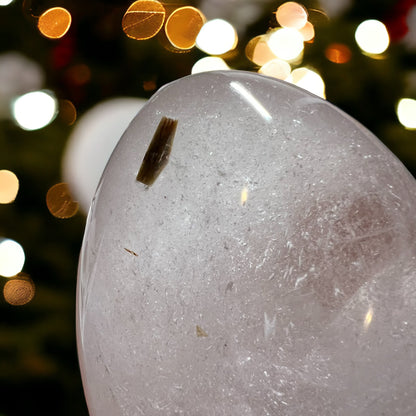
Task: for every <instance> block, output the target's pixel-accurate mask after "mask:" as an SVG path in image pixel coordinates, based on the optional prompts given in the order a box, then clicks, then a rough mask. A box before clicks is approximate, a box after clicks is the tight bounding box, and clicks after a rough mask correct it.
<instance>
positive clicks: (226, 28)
mask: <svg viewBox="0 0 416 416" xmlns="http://www.w3.org/2000/svg"><path fill="white" fill-rule="evenodd" d="M237 42H238V37H237V32H236V31H235V29H234V27H233V26H232V25H231V24H230V23H228V22H227V21H225V20H223V19H213V20H209V21H208V22H206V23H205V24H204V25H203V26H202V28H201V30H200V32H199V34H198V36H197V38H196V46H197V47H198V48H199V49H200V50H201V51H203V52H205V53H208V54H210V55H223V54H224V53H226V52H229V51H231V50H232V49H234V48H235V47H236V46H237Z"/></svg>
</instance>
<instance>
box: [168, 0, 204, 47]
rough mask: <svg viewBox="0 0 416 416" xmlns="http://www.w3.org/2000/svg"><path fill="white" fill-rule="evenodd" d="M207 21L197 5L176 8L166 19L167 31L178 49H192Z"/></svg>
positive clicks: (170, 39) (173, 44)
mask: <svg viewBox="0 0 416 416" xmlns="http://www.w3.org/2000/svg"><path fill="white" fill-rule="evenodd" d="M204 23H205V16H204V15H203V14H202V13H201V12H200V11H199V10H198V9H196V8H195V7H191V6H184V7H180V8H179V9H176V10H175V11H174V12H173V13H172V14H171V15H170V16H169V17H168V19H167V20H166V24H165V33H166V37H167V38H168V39H169V42H170V43H171V44H172V46H174V47H175V48H178V49H183V50H186V49H191V48H192V47H193V46H195V42H196V37H197V36H198V33H199V31H200V30H201V28H202V26H203V25H204Z"/></svg>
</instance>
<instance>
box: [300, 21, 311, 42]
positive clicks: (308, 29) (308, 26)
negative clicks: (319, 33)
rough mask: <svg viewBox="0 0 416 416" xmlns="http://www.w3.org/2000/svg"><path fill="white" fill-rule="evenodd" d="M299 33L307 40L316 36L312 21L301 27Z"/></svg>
mask: <svg viewBox="0 0 416 416" xmlns="http://www.w3.org/2000/svg"><path fill="white" fill-rule="evenodd" d="M299 33H300V34H301V35H302V37H303V40H304V41H305V42H310V41H312V40H313V38H314V37H315V28H314V26H313V24H312V23H311V22H306V23H305V26H303V27H302V28H300V29H299Z"/></svg>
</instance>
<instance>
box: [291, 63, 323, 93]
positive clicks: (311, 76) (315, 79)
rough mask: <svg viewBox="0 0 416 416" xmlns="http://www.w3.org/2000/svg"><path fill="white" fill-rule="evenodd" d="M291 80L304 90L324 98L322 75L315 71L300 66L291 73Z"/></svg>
mask: <svg viewBox="0 0 416 416" xmlns="http://www.w3.org/2000/svg"><path fill="white" fill-rule="evenodd" d="M291 82H292V83H293V84H295V85H297V86H298V87H300V88H303V89H304V90H307V91H309V92H311V93H312V94H315V95H317V96H318V97H321V98H325V83H324V80H323V79H322V77H321V76H320V75H319V74H318V73H317V72H315V71H313V70H311V69H309V68H305V67H301V68H296V69H294V70H293V71H292V73H291Z"/></svg>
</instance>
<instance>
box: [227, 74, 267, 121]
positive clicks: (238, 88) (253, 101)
mask: <svg viewBox="0 0 416 416" xmlns="http://www.w3.org/2000/svg"><path fill="white" fill-rule="evenodd" d="M230 86H231V88H232V89H233V90H234V91H235V92H237V93H238V94H240V95H241V97H242V98H244V100H245V101H247V102H248V103H249V104H250V105H251V106H252V107H253V108H254V109H255V110H256V111H257V112H258V113H259V114H260V116H261V117H263V118H264V119H265V120H266V121H271V119H272V116H271V115H270V113H269V112H268V111H267V110H266V109H265V108H264V107H263V105H262V104H261V103H260V101H259V100H257V98H255V97H254V96H253V94H252V93H251V92H250V91H249V90H248V89H247V88H245V87H244V86H243V85H242V84H240V83H239V82H237V81H231V83H230Z"/></svg>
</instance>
